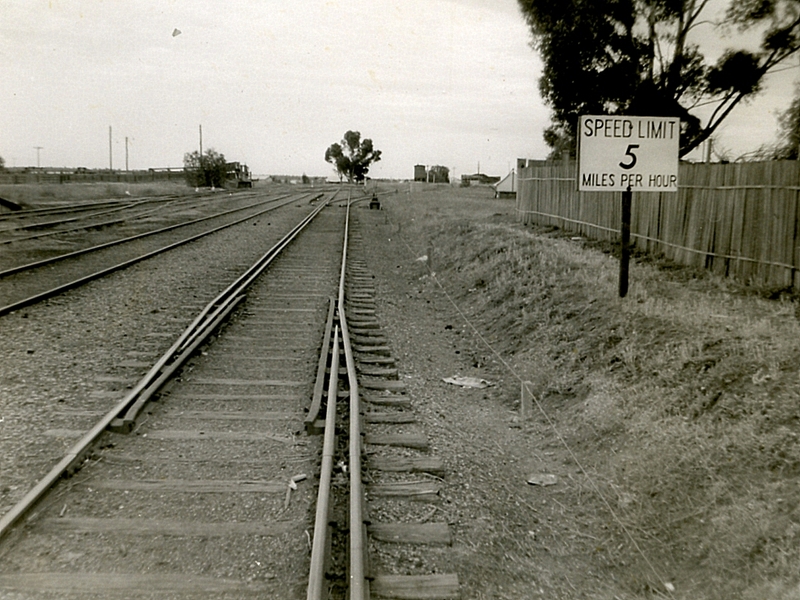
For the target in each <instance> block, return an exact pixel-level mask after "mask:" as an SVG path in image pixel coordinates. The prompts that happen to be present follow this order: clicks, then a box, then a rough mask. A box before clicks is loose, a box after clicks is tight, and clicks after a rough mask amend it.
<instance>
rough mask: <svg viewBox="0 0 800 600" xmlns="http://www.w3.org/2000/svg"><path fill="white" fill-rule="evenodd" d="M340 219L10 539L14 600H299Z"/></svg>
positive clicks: (252, 296) (3, 581)
mask: <svg viewBox="0 0 800 600" xmlns="http://www.w3.org/2000/svg"><path fill="white" fill-rule="evenodd" d="M341 218H342V211H323V212H322V213H321V214H320V215H319V216H318V217H317V219H316V221H315V222H314V223H313V225H312V226H311V227H310V228H309V229H308V230H307V231H305V232H303V234H302V238H301V239H300V240H298V242H297V243H296V244H297V245H294V246H291V247H290V248H288V249H287V250H286V251H285V253H286V255H285V256H282V257H281V258H280V259H279V260H278V261H277V262H276V263H275V264H274V265H272V266H271V267H270V269H269V271H268V276H265V277H263V278H262V279H259V280H258V281H257V282H256V283H255V284H254V288H253V289H252V291H251V292H250V293H249V294H248V297H247V300H246V301H245V302H244V303H243V304H241V305H240V306H239V307H238V308H237V309H236V314H235V318H232V319H231V321H230V322H228V323H227V324H226V325H225V327H224V331H222V332H221V333H218V334H214V337H215V338H216V339H215V341H214V343H213V344H207V345H206V346H204V347H203V348H202V351H201V352H200V353H199V354H195V355H194V356H193V357H192V358H191V359H190V361H189V362H188V363H187V364H185V365H184V366H183V368H182V371H181V373H180V376H179V378H178V379H176V380H173V381H172V382H170V383H169V384H168V385H167V387H166V388H164V389H162V390H161V391H160V392H159V395H158V401H156V402H152V403H150V404H148V405H147V408H146V409H145V411H144V412H143V413H142V414H140V415H139V418H138V419H137V420H136V424H135V427H134V429H133V430H132V432H131V433H129V434H120V433H114V432H108V431H106V432H104V433H103V434H102V437H101V438H100V440H99V442H98V444H97V445H96V446H95V449H94V451H93V453H92V454H91V456H90V459H89V461H88V463H86V464H84V466H83V468H82V469H81V470H80V471H79V472H78V473H77V474H75V475H74V476H73V477H71V478H68V479H63V480H61V481H59V482H58V484H57V485H56V487H55V489H54V490H53V491H52V493H50V494H49V495H48V496H47V497H46V498H45V499H44V500H42V501H41V502H40V504H39V505H37V506H36V508H35V512H34V513H32V514H31V515H30V516H29V517H27V520H26V521H25V522H24V523H23V524H22V526H20V527H17V528H16V529H15V530H14V531H13V532H12V533H11V534H10V535H9V536H8V538H7V539H8V540H9V541H11V542H13V544H6V545H4V549H3V550H2V552H0V564H2V566H0V590H2V591H3V592H4V593H15V594H19V597H23V598H28V597H30V598H41V597H70V598H71V597H126V598H128V597H151V596H153V595H157V596H158V597H159V598H161V597H172V596H175V597H196V596H199V595H202V596H203V597H225V598H228V597H242V596H253V595H261V596H264V595H267V596H270V597H299V595H300V594H301V593H302V592H303V591H304V589H305V585H306V574H307V568H308V564H307V563H308V545H309V542H310V534H309V533H308V532H309V528H310V516H309V515H310V512H311V506H312V504H313V483H312V481H311V476H312V474H313V472H314V464H315V463H316V460H317V456H316V451H317V446H318V442H317V439H316V438H308V437H306V436H305V435H303V433H304V432H303V429H304V425H303V419H304V416H305V415H304V412H303V408H304V407H305V406H307V404H308V401H309V398H310V397H311V394H312V390H313V388H314V383H315V382H314V377H315V375H316V372H317V362H318V360H317V359H318V357H317V353H318V351H319V345H320V339H321V336H322V331H323V329H324V327H325V317H326V315H327V314H328V312H329V310H328V307H329V303H330V302H329V296H330V295H331V294H332V293H333V290H335V280H336V269H337V267H338V264H335V263H336V259H337V257H338V255H339V254H340V250H341V231H340V221H341ZM78 434H80V431H77V432H73V435H78ZM61 435H69V431H68V430H65V431H62V432H61Z"/></svg>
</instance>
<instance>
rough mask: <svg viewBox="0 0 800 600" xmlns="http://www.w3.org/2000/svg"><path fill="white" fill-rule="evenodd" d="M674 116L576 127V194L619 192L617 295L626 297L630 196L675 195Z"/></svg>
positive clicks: (586, 119) (591, 120)
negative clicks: (619, 219)
mask: <svg viewBox="0 0 800 600" xmlns="http://www.w3.org/2000/svg"><path fill="white" fill-rule="evenodd" d="M680 130H681V122H680V119H679V118H677V117H626V116H608V115H605V116H589V115H584V116H582V117H581V118H580V121H579V124H578V191H581V192H617V191H619V192H622V215H621V221H622V223H621V226H620V238H621V240H620V241H621V244H622V248H621V250H622V254H621V257H620V265H619V296H620V298H624V297H625V296H626V295H627V293H628V263H629V261H630V234H631V206H632V203H633V192H634V190H635V191H639V192H677V191H678V142H679V139H680Z"/></svg>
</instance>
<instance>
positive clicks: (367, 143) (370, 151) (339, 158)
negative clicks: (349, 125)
mask: <svg viewBox="0 0 800 600" xmlns="http://www.w3.org/2000/svg"><path fill="white" fill-rule="evenodd" d="M380 159H381V151H380V150H376V149H375V148H374V147H373V144H372V140H371V139H369V138H365V139H363V140H362V139H361V133H360V132H359V131H348V132H347V133H345V134H344V137H343V138H342V141H341V142H340V143H336V144H331V145H330V147H329V148H328V149H327V150H326V151H325V162H329V163H331V164H332V165H333V166H334V167H336V172H337V173H338V174H339V179H340V180H341V178H342V177H346V178H347V181H348V182H350V183H353V182H361V181H364V179H365V178H366V176H367V173H368V172H369V167H370V165H371V164H372V163H375V162H378V161H379V160H380Z"/></svg>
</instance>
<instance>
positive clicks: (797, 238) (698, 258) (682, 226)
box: [516, 161, 800, 291]
mask: <svg viewBox="0 0 800 600" xmlns="http://www.w3.org/2000/svg"><path fill="white" fill-rule="evenodd" d="M521 163H522V161H521ZM532 163H535V164H532ZM527 165H528V166H523V164H520V165H518V167H519V168H518V171H517V184H518V187H517V204H516V208H517V215H518V218H519V220H520V221H522V222H523V223H525V224H537V225H551V226H556V227H559V228H561V229H564V230H567V231H572V232H575V233H578V234H580V235H582V236H584V237H587V238H592V239H598V240H610V241H617V240H619V236H620V219H621V214H620V213H621V193H620V192H578V191H577V187H578V186H577V182H576V173H577V166H576V164H575V162H574V161H570V162H566V161H562V162H552V163H550V162H547V163H544V164H543V163H542V161H529V162H528V163H527ZM798 220H800V161H771V162H755V163H731V164H717V163H712V164H706V163H694V164H692V163H681V164H680V166H679V168H678V191H677V192H671V193H668V192H635V191H634V194H633V205H632V213H631V244H632V246H633V247H634V248H636V249H638V250H643V251H646V252H648V253H651V254H655V255H663V256H664V257H666V258H668V259H670V260H672V261H674V262H676V263H679V264H683V265H688V266H693V267H705V268H707V269H710V270H712V271H713V272H715V273H718V274H720V275H724V276H728V277H732V278H734V279H736V280H738V281H741V282H744V283H747V284H749V285H754V286H757V287H762V288H768V289H788V288H792V287H793V288H794V290H795V291H800V272H798V269H800V223H798Z"/></svg>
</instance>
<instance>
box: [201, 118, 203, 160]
mask: <svg viewBox="0 0 800 600" xmlns="http://www.w3.org/2000/svg"><path fill="white" fill-rule="evenodd" d="M200 158H203V126H202V125H200Z"/></svg>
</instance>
